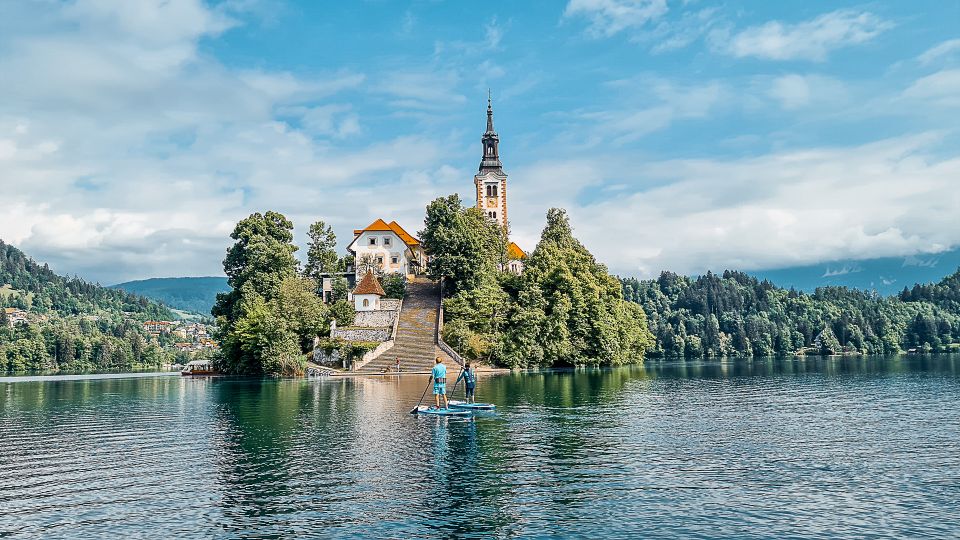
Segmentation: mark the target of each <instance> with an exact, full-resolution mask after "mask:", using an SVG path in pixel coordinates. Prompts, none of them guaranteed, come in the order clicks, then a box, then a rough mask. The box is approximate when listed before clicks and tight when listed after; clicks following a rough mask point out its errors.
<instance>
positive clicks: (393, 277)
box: [381, 272, 407, 299]
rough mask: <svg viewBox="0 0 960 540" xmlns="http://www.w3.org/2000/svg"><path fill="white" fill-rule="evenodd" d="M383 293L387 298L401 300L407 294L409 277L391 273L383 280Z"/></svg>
mask: <svg viewBox="0 0 960 540" xmlns="http://www.w3.org/2000/svg"><path fill="white" fill-rule="evenodd" d="M381 283H382V285H383V292H385V293H387V298H396V299H400V298H403V296H404V295H405V294H406V293H407V276H405V275H403V274H400V273H396V272H393V273H390V274H387V275H386V276H384V278H383V280H381Z"/></svg>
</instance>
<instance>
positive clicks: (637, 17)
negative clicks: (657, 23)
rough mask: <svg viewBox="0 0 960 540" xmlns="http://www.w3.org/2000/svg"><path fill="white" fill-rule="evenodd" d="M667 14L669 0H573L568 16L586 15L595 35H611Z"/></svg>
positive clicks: (565, 11) (591, 30)
mask: <svg viewBox="0 0 960 540" xmlns="http://www.w3.org/2000/svg"><path fill="white" fill-rule="evenodd" d="M666 13H667V2H666V0H570V2H569V3H567V7H566V9H565V10H564V12H563V16H564V17H565V18H576V17H584V18H586V19H587V20H588V21H589V22H590V24H589V26H588V27H587V32H588V33H589V34H590V35H592V36H593V37H610V36H613V35H615V34H618V33H620V32H622V31H623V30H626V29H630V28H633V29H636V28H641V27H643V26H645V25H647V24H648V23H650V22H651V21H654V20H656V19H659V18H660V17H662V16H663V15H665V14H666Z"/></svg>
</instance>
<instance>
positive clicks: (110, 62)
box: [0, 0, 459, 282]
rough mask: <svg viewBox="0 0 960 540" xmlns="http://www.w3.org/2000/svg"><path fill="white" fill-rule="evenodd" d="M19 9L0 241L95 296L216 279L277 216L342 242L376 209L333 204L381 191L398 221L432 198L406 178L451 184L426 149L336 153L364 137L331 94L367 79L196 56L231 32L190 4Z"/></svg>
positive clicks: (7, 27) (3, 56) (399, 139)
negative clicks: (84, 282)
mask: <svg viewBox="0 0 960 540" xmlns="http://www.w3.org/2000/svg"><path fill="white" fill-rule="evenodd" d="M229 4H231V3H225V4H224V5H229ZM15 9H16V10H17V13H16V17H17V19H18V20H19V21H20V22H21V23H22V27H17V26H16V25H14V24H12V22H11V21H10V20H7V21H5V22H3V23H0V26H2V28H3V30H4V31H3V32H0V71H2V72H3V73H4V78H5V80H7V81H15V83H14V84H4V85H0V190H2V192H3V193H4V198H3V210H4V212H0V238H2V239H4V240H5V241H8V242H13V243H15V244H17V245H18V246H20V247H22V248H23V249H24V250H26V251H27V252H28V253H29V254H31V255H33V256H34V257H36V258H38V259H40V260H44V261H49V262H50V263H51V266H52V267H53V268H54V269H56V270H59V271H62V272H68V273H74V272H78V273H81V274H83V275H85V276H87V277H89V278H92V279H97V280H100V281H101V282H116V281H120V280H125V279H129V278H138V277H149V276H157V275H170V274H179V275H202V274H217V273H219V272H220V261H221V259H222V257H223V250H224V249H225V247H226V245H227V243H228V242H229V238H228V234H229V231H230V230H231V229H232V227H233V224H234V223H235V222H236V221H237V220H238V219H240V218H242V217H245V216H246V215H248V214H249V213H251V212H253V211H259V210H264V209H270V208H272V209H278V210H282V211H284V212H285V213H287V214H288V215H289V216H290V217H291V218H292V219H294V221H295V223H297V224H298V226H299V228H300V230H301V232H300V233H299V234H301V235H302V230H303V229H305V228H306V226H307V225H308V224H309V223H310V222H311V221H313V220H315V219H318V218H323V219H326V220H327V221H328V222H330V223H332V224H333V225H334V226H335V227H336V228H337V229H338V230H340V231H347V230H352V229H353V228H354V227H355V226H356V225H357V222H358V221H363V220H366V219H367V218H371V217H372V216H373V214H374V212H379V209H375V208H368V207H366V206H365V205H364V204H363V203H362V202H361V203H358V205H357V206H356V207H352V208H350V207H347V205H343V204H338V201H342V200H344V199H345V198H349V197H350V194H351V193H354V192H358V193H364V194H368V195H369V194H370V193H375V191H374V190H375V187H374V186H376V185H377V183H378V182H383V181H385V180H386V179H389V180H390V181H392V182H393V184H392V185H393V186H394V188H395V189H401V190H404V189H406V190H407V191H406V192H405V193H407V194H408V195H409V197H410V199H409V202H408V204H409V207H410V208H407V209H406V210H407V213H406V214H403V213H399V214H396V218H397V219H400V220H401V221H403V220H404V219H405V216H406V217H407V218H413V219H416V218H419V214H421V212H422V206H423V205H425V203H426V202H427V201H428V200H429V199H430V198H432V197H430V196H429V195H427V194H425V193H423V189H422V188H421V187H418V184H417V183H416V182H417V181H418V180H417V179H416V178H413V177H405V176H404V173H405V172H409V171H418V172H419V174H420V175H422V176H426V177H430V178H433V177H435V176H436V177H437V181H436V182H435V186H438V187H440V188H445V187H449V186H445V185H444V183H443V182H444V180H443V178H444V177H443V175H440V174H439V173H438V172H437V171H438V168H439V167H440V165H439V164H440V163H442V160H441V159H440V156H441V155H442V154H443V153H444V152H443V151H442V149H441V146H440V144H438V143H437V142H435V141H433V140H429V139H426V138H422V137H415V136H408V135H403V134H401V135H397V136H395V137H393V138H380V139H378V140H377V141H375V142H371V143H368V144H366V145H364V146H357V145H350V146H343V145H341V144H340V143H339V142H338V141H340V140H341V139H344V138H348V137H350V136H352V135H355V134H356V133H358V132H359V130H360V129H361V124H360V118H359V115H358V114H357V113H356V111H355V110H353V109H352V108H351V107H349V106H345V105H343V104H342V101H337V100H336V97H335V96H336V95H337V94H338V93H340V92H343V91H346V90H351V89H356V88H359V87H361V86H362V85H364V84H366V78H365V76H364V75H363V74H359V73H353V72H345V71H340V70H336V71H332V72H330V73H320V74H312V75H311V76H309V77H304V76H298V75H294V74H291V73H286V72H274V71H269V70H249V69H246V70H238V69H231V68H228V67H226V66H224V65H223V64H221V63H219V62H217V61H216V60H215V59H212V58H210V57H208V56H206V55H204V54H201V52H200V48H199V43H200V41H201V40H202V39H205V38H207V37H210V36H216V35H218V34H219V33H222V32H223V31H225V30H227V29H228V28H230V27H231V26H232V25H234V24H236V23H235V22H234V20H233V18H232V17H231V14H230V13H228V12H226V11H222V10H220V9H218V8H211V7H208V6H206V5H204V4H203V3H201V2H199V1H191V0H164V1H159V0H158V1H155V2H137V3H136V6H134V4H132V3H131V4H130V5H129V6H128V5H127V4H123V5H120V6H118V5H117V4H116V3H113V2H109V3H105V2H102V1H98V0H80V1H77V2H73V3H69V4H62V5H57V6H53V5H46V4H44V5H41V4H23V5H18V6H16V8H15ZM224 9H226V8H224ZM65 89H69V90H65ZM453 99H459V98H456V96H455V95H454V98H453ZM284 119H287V120H288V121H287V120H284ZM398 178H399V180H398ZM451 191H452V190H451ZM431 195H432V194H431ZM350 200H357V201H365V200H371V198H356V199H350ZM413 208H417V210H418V211H413V210H412V209H413ZM410 221H413V220H412V219H406V222H410ZM416 224H417V222H416V221H413V222H412V224H411V225H410V226H411V228H413V229H415V228H416Z"/></svg>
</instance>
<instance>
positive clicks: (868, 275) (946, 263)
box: [747, 249, 960, 296]
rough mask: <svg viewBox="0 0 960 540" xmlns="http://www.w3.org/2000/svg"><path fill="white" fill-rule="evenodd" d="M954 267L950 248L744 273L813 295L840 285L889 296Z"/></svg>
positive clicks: (958, 256)
mask: <svg viewBox="0 0 960 540" xmlns="http://www.w3.org/2000/svg"><path fill="white" fill-rule="evenodd" d="M958 266H960V249H954V250H950V251H944V252H943V253H938V254H935V255H918V256H911V257H886V258H878V259H867V260H861V261H853V260H847V261H833V262H825V263H819V264H813V265H809V266H797V267H792V268H784V269H779V270H763V271H756V272H747V273H748V274H750V275H752V276H755V277H756V278H758V279H761V280H763V279H766V280H769V281H772V282H773V283H775V284H777V286H779V287H783V288H786V289H789V288H791V287H792V288H795V289H798V290H801V291H806V292H813V290H814V289H816V288H817V287H827V286H840V287H852V288H857V289H861V290H866V291H877V292H878V293H879V294H881V295H884V296H889V295H891V294H896V293H899V292H900V291H902V290H903V288H904V287H907V288H912V287H913V285H914V284H916V283H936V282H938V281H940V280H941V279H943V278H944V277H946V276H947V275H948V274H950V273H951V272H953V271H954V270H956V269H957V267H958Z"/></svg>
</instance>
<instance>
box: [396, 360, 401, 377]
mask: <svg viewBox="0 0 960 540" xmlns="http://www.w3.org/2000/svg"><path fill="white" fill-rule="evenodd" d="M396 370H397V373H400V357H399V356H398V357H397V367H396Z"/></svg>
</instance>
